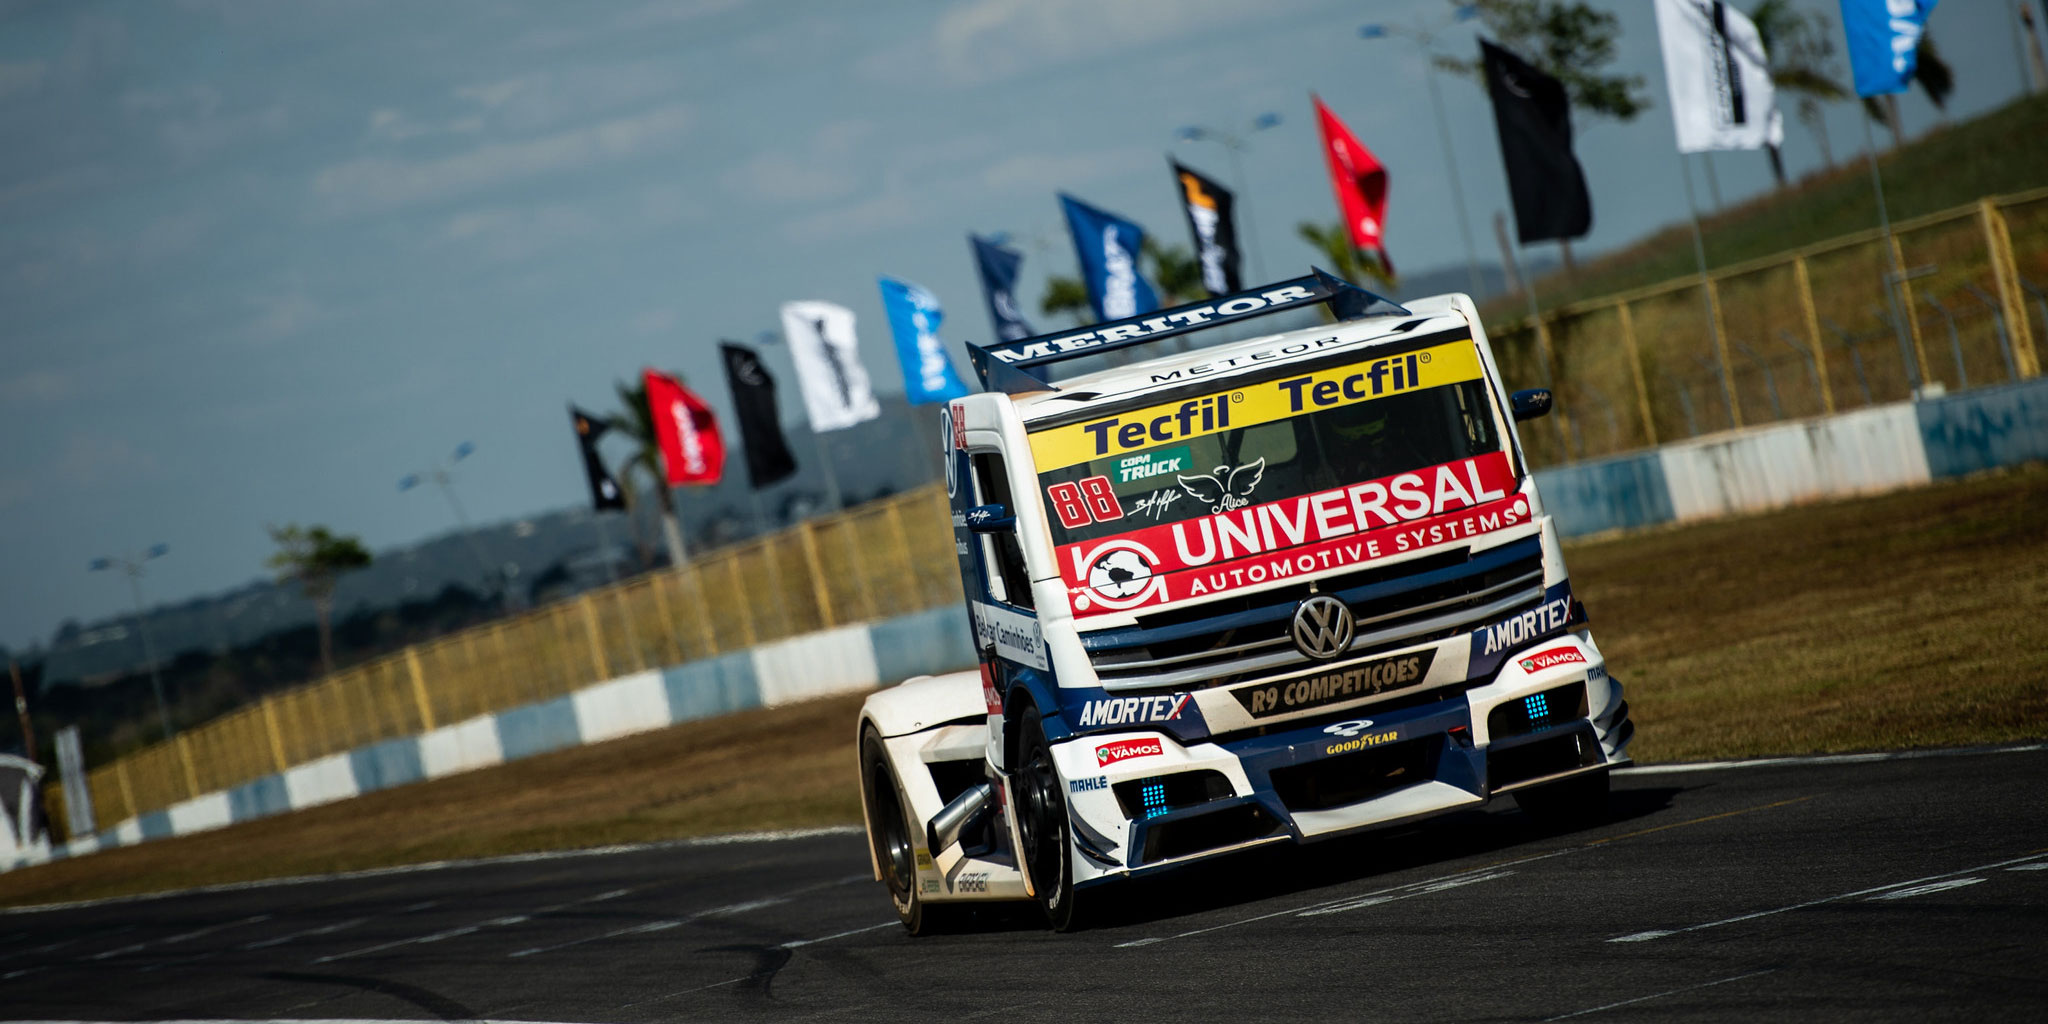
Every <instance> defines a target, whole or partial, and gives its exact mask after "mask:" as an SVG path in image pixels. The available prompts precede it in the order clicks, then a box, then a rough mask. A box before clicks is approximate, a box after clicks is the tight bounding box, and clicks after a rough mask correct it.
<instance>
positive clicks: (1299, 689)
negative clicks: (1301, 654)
mask: <svg viewBox="0 0 2048 1024" xmlns="http://www.w3.org/2000/svg"><path fill="white" fill-rule="evenodd" d="M1435 659H1436V648H1434V647H1432V648H1430V649H1429V650H1426V651H1416V652H1414V653H1412V654H1397V655H1395V656H1393V657H1391V658H1381V659H1379V660H1377V661H1366V662H1360V663H1359V664H1356V665H1349V666H1346V667H1344V668H1339V669H1331V670H1330V671H1328V672H1318V673H1316V674H1315V675H1312V676H1302V677H1300V678H1298V679H1291V680H1287V681H1284V682H1278V683H1266V684H1264V685H1261V686H1241V687H1239V688H1237V689H1235V690H1232V691H1230V695H1231V696H1233V697H1236V698H1237V702H1238V703H1239V704H1242V705H1244V709H1245V711H1246V712H1247V713H1249V714H1250V715H1251V716H1252V717H1253V718H1271V717H1272V716H1274V715H1285V714H1291V713H1293V712H1296V711H1305V710H1307V709H1309V708H1319V707H1322V706H1323V705H1325V704H1340V703H1343V702H1344V701H1347V700H1357V699H1359V698H1361V697H1370V696H1372V695H1374V694H1376V693H1383V692H1385V691H1387V690H1398V689H1400V688H1401V687H1404V686H1407V685H1409V684H1411V683H1419V682H1421V681H1422V677H1423V676H1426V675H1428V674H1429V665H1430V662H1432V661H1434V660H1435Z"/></svg>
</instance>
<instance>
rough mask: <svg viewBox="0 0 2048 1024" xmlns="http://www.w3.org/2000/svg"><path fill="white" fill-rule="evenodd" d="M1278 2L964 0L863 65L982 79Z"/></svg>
mask: <svg viewBox="0 0 2048 1024" xmlns="http://www.w3.org/2000/svg"><path fill="white" fill-rule="evenodd" d="M1274 6H1276V5H1275V4H1271V3H1268V4H1247V3H1242V2H1239V0H1120V2H1117V3H1102V2H1101V0H966V2H964V3H957V4H954V5H953V6H952V7H950V8H948V9H947V10H946V11H945V13H943V14H941V15H939V17H938V19H937V21H936V22H935V23H934V24H933V26H932V29H931V32H930V33H929V34H928V35H926V36H924V37H921V38H919V39H916V40H913V41H912V42H911V43H910V44H908V45H907V46H902V47H895V48H891V49H887V50H883V51H879V52H876V53H873V54H870V55H869V56H868V57H867V58H865V59H863V60H862V61H861V62H860V64H859V65H858V68H859V70H860V72H861V73H862V74H863V75H865V76H867V77H871V78H881V79H888V80H904V79H908V80H916V79H920V78H923V77H925V76H928V75H931V74H937V75H939V76H941V77H942V78H944V79H946V80H948V81H951V82H953V83H955V84H981V83H986V82H993V81H997V80H999V79H1003V78H1008V77H1011V76H1013V75H1017V74H1021V73H1023V72H1026V71H1030V70H1033V69H1035V68H1038V67H1042V66H1051V65H1055V64H1061V63H1067V62H1071V61H1077V60H1083V59H1086V58H1089V57H1095V56H1099V55H1102V54H1105V53H1122V52H1127V51H1130V50H1133V49H1137V48H1140V47H1143V46H1145V45H1146V44H1148V43H1152V42H1157V41H1159V40H1163V39H1170V38H1173V37H1176V36H1182V35H1187V34H1190V33H1193V32H1196V31H1199V30H1202V29H1207V28H1210V27H1213V26H1216V25H1221V24H1227V23H1230V22H1233V21H1240V20H1245V19H1249V18H1267V17H1270V16H1271V15H1272V13H1273V11H1272V8H1273V7H1274Z"/></svg>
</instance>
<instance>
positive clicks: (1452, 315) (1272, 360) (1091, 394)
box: [1011, 295, 1469, 423]
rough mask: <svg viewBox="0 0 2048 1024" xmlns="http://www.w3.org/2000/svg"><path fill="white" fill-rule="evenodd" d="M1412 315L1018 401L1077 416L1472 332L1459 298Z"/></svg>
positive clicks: (1414, 305) (1079, 381)
mask: <svg viewBox="0 0 2048 1024" xmlns="http://www.w3.org/2000/svg"><path fill="white" fill-rule="evenodd" d="M1405 306H1406V308H1405V309H1404V310H1403V312H1405V313H1406V314H1408V315H1405V316H1374V317H1368V318H1366V319H1362V320H1351V321H1340V322H1338V323H1330V324H1317V325H1315V326H1312V327H1304V328H1300V329H1298V330H1292V331H1279V332H1276V333H1272V334H1262V335H1259V336H1257V337H1252V338H1245V339H1242V340H1240V341H1232V342H1226V343H1224V344H1220V345H1210V346H1206V347H1203V348H1198V349H1193V350H1191V351H1188V352H1177V353H1172V354H1167V355H1161V356H1158V357H1156V358H1153V359H1147V360H1145V361H1143V362H1139V363H1133V364H1131V365H1129V366H1117V367H1109V368H1106V369H1102V370H1096V371H1093V372H1090V373H1084V374H1080V375H1077V376H1074V377H1069V378H1066V379H1064V380H1061V381H1059V382H1057V383H1056V384H1054V385H1051V386H1050V387H1049V388H1047V389H1045V390H1034V391H1029V392H1026V393H1022V394H1016V395H1012V396H1011V400H1012V401H1013V402H1014V403H1015V404H1016V407H1017V412H1018V415H1019V416H1021V417H1022V418H1023V419H1024V420H1025V422H1027V423H1029V422H1031V421H1033V420H1039V419H1045V418H1048V417H1053V416H1060V415H1064V414H1070V413H1073V412H1076V411H1078V410H1081V409H1087V408H1090V407H1093V406H1098V405H1101V404H1104V403H1106V402H1112V401H1114V402H1121V401H1122V400H1124V399H1127V398H1135V397H1139V396H1143V395H1146V394H1149V393H1153V392H1158V391H1166V390H1171V389H1175V388H1180V387H1185V386H1187V385H1188V384H1191V383H1194V382H1197V381H1202V380H1209V379H1215V380H1219V381H1220V380H1224V379H1227V378H1230V377H1234V376H1238V375H1241V374H1245V373H1253V372H1256V373H1260V374H1264V373H1265V372H1266V371H1267V370H1269V369H1271V368H1272V367H1276V366H1285V365H1288V364H1290V363H1295V362H1300V361H1303V360H1307V359H1315V358H1318V357H1321V356H1325V355H1328V354H1329V353H1331V352H1343V351H1347V350H1361V349H1367V348H1371V347H1373V346H1374V345H1379V344H1384V343H1387V342H1390V341H1394V340H1397V339H1402V338H1412V337H1421V336H1426V335H1430V334H1435V333H1437V332H1439V331H1446V330H1454V329H1466V330H1469V325H1468V324H1467V323H1466V320H1465V317H1464V315H1463V314H1462V313H1460V312H1459V311H1458V308H1457V305H1456V297H1455V296H1452V295H1439V296H1435V297H1432V298H1427V299H1417V300H1414V301H1410V302H1407V303H1405Z"/></svg>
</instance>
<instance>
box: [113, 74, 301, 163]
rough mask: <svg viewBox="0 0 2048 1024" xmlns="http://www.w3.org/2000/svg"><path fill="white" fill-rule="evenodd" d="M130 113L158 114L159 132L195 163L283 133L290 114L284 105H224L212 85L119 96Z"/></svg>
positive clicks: (180, 156)
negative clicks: (248, 141) (206, 157)
mask: <svg viewBox="0 0 2048 1024" xmlns="http://www.w3.org/2000/svg"><path fill="white" fill-rule="evenodd" d="M121 106H122V107H123V108H124V109H126V110H127V111H128V113H129V114H130V115H131V116H141V117H145V118H156V119H157V121H156V125H155V127H156V132H157V136H158V138H160V139H162V140H163V143H164V146H165V148H167V149H169V150H170V151H171V155H172V156H173V157H174V158H175V159H177V160H178V161H179V162H181V163H188V164H189V163H192V162H193V161H196V160H198V159H200V158H202V157H205V156H207V155H209V154H211V153H214V152H216V151H219V150H222V149H225V148H227V147H229V146H233V145H236V144H238V143H241V142H243V141H245V140H251V139H256V138H260V137H265V136H268V137H273V138H274V137H276V136H278V135H281V134H283V132H284V130H285V128H286V127H287V126H288V125H289V124H290V122H291V118H290V115H289V114H288V112H287V111H286V109H285V106H284V104H283V103H280V102H275V101H273V102H270V103H266V104H263V105H261V106H256V107H249V108H245V109H241V110H230V109H225V108H226V103H225V102H224V101H223V99H222V97H221V94H220V91H219V90H217V89H214V88H213V87H212V86H208V85H195V86H190V87H188V88H183V89H177V90H170V91H165V90H141V91H137V92H131V93H128V94H127V95H125V96H123V97H121Z"/></svg>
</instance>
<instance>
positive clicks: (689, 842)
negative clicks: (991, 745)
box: [0, 825, 861, 916]
mask: <svg viewBox="0 0 2048 1024" xmlns="http://www.w3.org/2000/svg"><path fill="white" fill-rule="evenodd" d="M859 834H861V827H860V826H859V825H827V826H824V827H822V828H786V829H770V830H765V831H761V832H734V833H730V834H728V835H719V836H698V837H696V838H694V839H665V840H662V841H660V842H655V843H618V844H614V845H612V846H593V847H590V848H589V849H584V850H542V851H540V852H537V853H512V854H506V855H504V856H502V857H474V858H470V859H468V860H433V861H426V862H424V863H420V864H399V865H397V866H394V867H388V868H366V869H364V870H362V871H336V872H331V873H329V874H321V875H292V876H289V877H286V878H258V879H254V880H251V881H247V882H224V883H222V884H219V885H201V886H195V887H193V888H190V889H172V890H169V891H166V892H145V893H136V894H134V895H130V896H107V897H103V898H101V899H96V900H71V901H69V902H65V903H38V904H36V905H34V906H28V907H0V916H4V915H8V914H36V913H41V912H43V911H46V910H76V909H79V908H81V907H105V906H114V905H117V904H122V903H142V902H147V901H149V900H161V899H169V898H171V897H173V896H192V895H200V894H205V893H216V892H241V891H243V890H245V889H269V888H272V887H275V886H280V885H308V884H311V883H314V882H345V881H350V880H353V879H358V878H382V877H384V876H386V875H410V874H415V873H418V872H423V871H448V870H451V869H455V868H480V867H493V866H496V865H501V864H529V863H532V862H535V861H548V860H569V859H573V858H577V857H611V856H616V855H618V854H622V853H644V852H646V851H649V850H676V849H686V848H690V847H697V846H730V845H732V844H735V843H780V842H788V841H790V840H794V839H811V838H815V837H818V836H845V835H859Z"/></svg>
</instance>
